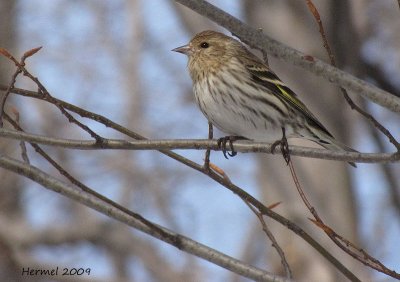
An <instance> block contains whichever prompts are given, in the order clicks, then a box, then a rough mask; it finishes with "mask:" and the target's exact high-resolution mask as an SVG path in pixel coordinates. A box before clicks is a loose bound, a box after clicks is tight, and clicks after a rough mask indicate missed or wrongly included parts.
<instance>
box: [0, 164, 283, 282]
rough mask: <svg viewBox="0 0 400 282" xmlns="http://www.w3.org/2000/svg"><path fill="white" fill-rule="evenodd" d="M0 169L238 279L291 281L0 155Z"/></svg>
mask: <svg viewBox="0 0 400 282" xmlns="http://www.w3.org/2000/svg"><path fill="white" fill-rule="evenodd" d="M0 167H2V168H5V169H7V170H10V171H13V172H15V173H17V174H19V175H23V176H25V177H27V178H29V179H31V180H33V181H34V182H36V183H38V184H41V185H42V186H43V187H45V188H47V189H49V190H52V191H54V192H56V193H59V194H62V195H64V196H66V197H68V198H70V199H72V200H75V201H77V202H79V203H81V204H83V205H85V206H87V207H89V208H92V209H94V210H97V211H98V212H100V213H102V214H104V215H106V216H108V217H112V218H114V219H116V220H118V221H120V222H122V223H125V224H127V225H129V226H131V227H133V228H135V229H138V230H140V231H142V232H144V233H146V234H148V235H150V236H153V237H155V238H158V239H160V240H162V241H164V242H166V243H168V244H170V245H173V246H175V247H177V248H178V249H180V250H182V251H185V252H187V253H190V254H193V255H195V256H198V257H201V258H203V259H206V260H208V261H210V262H212V263H214V264H216V265H219V266H221V267H223V268H226V269H228V270H230V271H232V272H234V273H237V274H239V275H241V276H244V277H247V278H250V279H253V280H257V281H282V282H284V281H286V282H288V281H290V280H289V279H286V278H284V277H280V276H276V275H274V274H271V273H269V272H266V271H264V270H261V269H259V268H256V267H253V266H250V265H248V264H245V263H243V262H241V261H239V260H237V259H235V258H232V257H229V256H227V255H225V254H223V253H221V252H218V251H216V250H214V249H211V248H209V247H207V246H205V245H202V244H200V243H198V242H196V241H193V240H191V239H189V238H187V237H185V236H182V235H180V234H177V233H174V232H172V231H171V230H169V229H167V228H164V227H161V226H159V225H156V224H154V225H156V226H157V227H158V228H159V229H161V230H163V233H165V234H168V236H163V233H159V232H157V231H155V230H154V229H152V228H150V227H149V226H148V225H145V224H143V223H142V222H141V221H139V220H138V219H136V218H134V217H132V216H129V215H127V214H125V213H124V212H122V211H120V210H119V209H117V208H115V207H113V206H111V205H109V204H107V203H105V202H103V201H101V200H100V199H98V198H96V197H93V195H90V194H87V193H85V192H83V191H79V190H77V189H75V188H74V186H72V185H70V184H67V183H64V182H62V181H60V180H58V179H56V178H54V177H52V176H51V175H49V174H47V173H45V172H43V171H41V170H39V169H38V168H36V167H34V166H31V165H28V164H25V163H23V162H20V161H17V160H15V159H12V158H9V157H7V156H0Z"/></svg>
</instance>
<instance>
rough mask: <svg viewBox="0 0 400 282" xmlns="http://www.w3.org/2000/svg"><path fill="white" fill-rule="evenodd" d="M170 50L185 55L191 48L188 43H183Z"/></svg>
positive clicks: (188, 53)
mask: <svg viewBox="0 0 400 282" xmlns="http://www.w3.org/2000/svg"><path fill="white" fill-rule="evenodd" d="M171 51H174V52H178V53H182V54H185V55H190V53H191V51H192V50H191V49H190V47H189V44H188V45H183V46H181V47H178V48H175V49H172V50H171Z"/></svg>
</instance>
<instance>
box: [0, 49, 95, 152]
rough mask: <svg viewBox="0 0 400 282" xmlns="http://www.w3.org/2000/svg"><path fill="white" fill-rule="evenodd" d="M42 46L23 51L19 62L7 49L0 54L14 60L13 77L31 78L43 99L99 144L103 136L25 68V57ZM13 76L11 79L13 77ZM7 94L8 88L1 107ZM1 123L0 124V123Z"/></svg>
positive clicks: (10, 86)
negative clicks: (82, 121) (14, 70)
mask: <svg viewBox="0 0 400 282" xmlns="http://www.w3.org/2000/svg"><path fill="white" fill-rule="evenodd" d="M41 48H42V47H38V48H34V49H31V50H29V51H27V52H25V54H24V55H23V56H22V58H21V62H18V61H17V60H16V59H15V58H14V57H13V56H12V55H11V54H10V53H9V52H8V51H6V50H5V49H0V54H3V55H5V56H6V57H7V58H9V59H10V60H11V61H13V62H14V64H15V65H16V66H17V68H18V69H17V71H16V72H15V74H14V76H15V79H16V77H17V76H18V74H20V73H21V72H22V73H23V75H24V76H26V77H28V78H29V79H31V80H32V81H33V82H34V83H35V84H36V85H37V86H38V93H39V94H40V95H41V96H43V100H46V101H48V102H50V103H52V104H53V105H55V106H56V107H57V108H58V109H59V110H60V111H61V113H62V114H63V115H64V116H65V117H66V118H67V119H68V121H69V122H70V123H74V124H76V125H77V126H79V127H80V128H82V129H83V130H84V131H86V132H87V133H89V134H90V136H92V137H93V138H94V139H95V140H96V142H97V143H99V144H100V145H101V143H102V140H103V138H102V137H101V136H99V135H98V134H97V133H95V132H94V131H93V130H91V129H90V128H89V127H88V126H86V125H84V124H83V123H81V122H79V121H78V120H77V119H75V118H74V117H73V116H72V115H71V114H70V113H69V112H67V111H66V110H65V109H64V107H63V106H62V105H60V104H59V103H58V101H57V99H55V98H54V97H53V96H51V95H50V93H49V92H48V91H47V89H46V87H44V85H43V84H42V83H41V82H40V81H39V79H38V78H37V77H35V76H33V75H32V74H31V73H30V72H29V71H28V70H27V69H26V68H25V60H26V58H28V57H30V56H32V55H33V54H35V53H36V52H38V51H39V50H40V49H41ZM14 76H13V79H14ZM15 79H14V80H13V81H12V83H11V84H10V85H9V88H10V89H11V88H13V87H14V84H15ZM8 94H9V90H7V92H6V95H5V96H4V98H3V100H2V105H1V106H2V107H3V106H4V103H5V99H6V98H7V96H8ZM2 112H3V111H1V112H0V118H1V113H2ZM0 125H1V124H0Z"/></svg>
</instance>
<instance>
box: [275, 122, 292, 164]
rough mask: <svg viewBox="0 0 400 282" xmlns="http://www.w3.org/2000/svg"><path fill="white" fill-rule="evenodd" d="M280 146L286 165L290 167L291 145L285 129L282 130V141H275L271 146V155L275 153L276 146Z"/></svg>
mask: <svg viewBox="0 0 400 282" xmlns="http://www.w3.org/2000/svg"><path fill="white" fill-rule="evenodd" d="M278 145H281V153H282V156H283V158H284V160H285V162H286V164H287V165H288V164H289V162H290V152H289V144H288V142H287V139H286V134H285V128H282V139H281V140H277V141H275V142H274V143H273V144H272V145H271V153H272V154H274V153H275V149H276V146H278Z"/></svg>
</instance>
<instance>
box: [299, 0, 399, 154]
mask: <svg viewBox="0 0 400 282" xmlns="http://www.w3.org/2000/svg"><path fill="white" fill-rule="evenodd" d="M399 1H400V0H399ZM306 2H307V5H308V8H309V10H310V12H311V13H312V14H313V16H314V19H315V21H316V22H317V24H318V27H319V33H320V34H321V38H322V41H323V45H324V48H325V50H326V52H327V54H328V56H329V60H330V62H331V65H332V66H334V67H336V61H335V57H334V55H333V53H332V50H331V48H330V46H329V43H328V40H327V38H326V35H325V30H324V27H323V25H322V21H321V17H320V15H319V12H318V10H317V8H316V7H315V5H314V4H313V2H312V1H311V0H306ZM340 90H341V92H342V94H343V97H344V98H345V99H346V102H347V103H348V104H349V105H350V107H351V109H354V110H356V111H357V112H358V113H360V114H361V115H362V116H364V117H365V118H366V119H367V120H369V121H370V122H371V123H372V124H373V125H374V126H375V127H376V128H377V129H378V130H379V131H380V132H382V133H383V134H384V135H386V137H387V138H388V139H389V141H390V143H392V144H393V145H394V146H395V147H396V149H397V151H398V152H400V143H399V142H397V140H396V138H394V136H393V135H392V134H391V133H390V132H389V130H387V129H386V128H385V127H384V126H383V125H382V124H381V123H380V122H378V121H377V120H376V119H375V118H374V117H373V116H372V115H370V114H369V113H367V112H366V111H364V110H363V109H362V108H361V107H359V106H358V105H357V104H356V103H354V101H353V100H352V99H351V98H350V96H349V95H348V93H347V90H346V89H344V88H343V87H340Z"/></svg>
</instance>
